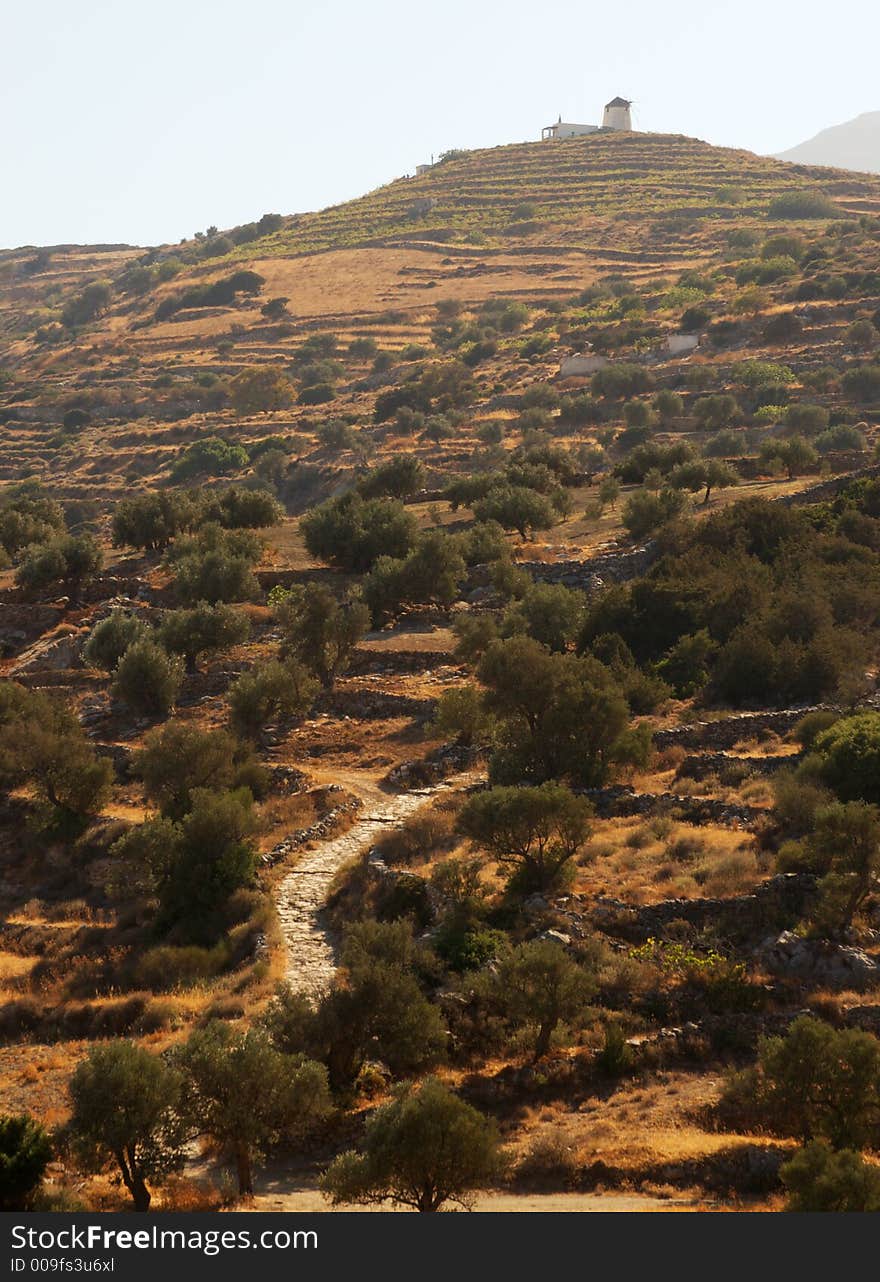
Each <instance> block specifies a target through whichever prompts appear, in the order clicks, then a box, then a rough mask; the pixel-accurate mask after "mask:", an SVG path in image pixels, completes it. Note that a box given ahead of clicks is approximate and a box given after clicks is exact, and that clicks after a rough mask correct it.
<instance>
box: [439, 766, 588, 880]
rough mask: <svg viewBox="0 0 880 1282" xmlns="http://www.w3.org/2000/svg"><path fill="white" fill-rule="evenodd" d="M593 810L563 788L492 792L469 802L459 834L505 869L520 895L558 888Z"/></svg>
mask: <svg viewBox="0 0 880 1282" xmlns="http://www.w3.org/2000/svg"><path fill="white" fill-rule="evenodd" d="M591 814H592V808H591V806H590V804H589V802H587V801H586V800H584V798H582V797H576V796H575V795H574V794H573V793H571V792H569V790H568V789H567V788H563V787H560V786H559V785H558V784H551V783H545V784H542V785H541V786H540V787H520V788H505V787H501V788H490V789H489V790H488V791H487V792H482V793H477V794H476V795H475V796H473V797H470V798H469V799H468V800H467V801H466V802H465V804H464V806H463V807H462V810H461V812H460V814H459V816H458V829H459V831H460V832H461V833H462V834H463V835H464V836H466V837H468V838H470V840H471V841H473V842H474V843H475V844H476V845H477V846H479V847H480V848H481V849H483V850H486V851H488V852H489V853H490V854H491V855H492V856H493V857H494V858H495V859H497V860H498V862H499V863H501V864H505V865H507V866H508V867H509V868H510V869H511V870H512V875H513V876H514V877H515V879H516V886H517V889H518V890H520V891H522V892H523V893H530V892H532V891H546V890H548V889H550V888H551V887H552V886H554V885H555V884H557V883H558V881H559V879H560V875H561V873H562V870H563V868H564V867H565V865H566V864H567V863H568V862H569V861H570V860H571V859H573V858H574V856H575V854H576V853H577V850H578V848H579V846H581V845H582V844H583V842H584V841H585V840H586V838H587V834H588V830H589V820H590V816H591Z"/></svg>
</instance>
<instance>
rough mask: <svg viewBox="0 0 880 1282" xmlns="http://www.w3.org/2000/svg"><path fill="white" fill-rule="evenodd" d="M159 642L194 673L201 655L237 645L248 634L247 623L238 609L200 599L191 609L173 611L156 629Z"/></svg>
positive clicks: (245, 617)
mask: <svg viewBox="0 0 880 1282" xmlns="http://www.w3.org/2000/svg"><path fill="white" fill-rule="evenodd" d="M157 635H158V640H159V643H160V645H162V646H164V648H165V649H166V650H167V651H168V652H169V653H170V654H176V655H180V656H181V657H182V658H183V660H184V662H185V664H186V670H187V672H196V671H197V666H196V665H197V663H198V659H199V657H200V656H201V655H203V654H215V653H217V651H218V650H227V649H229V648H230V647H231V646H234V645H239V644H240V643H241V642H242V641H245V640H246V639H247V637H248V636H249V635H250V622H249V620H248V618H247V616H246V615H245V614H243V613H242V612H241V611H240V610H233V609H232V608H231V607H230V606H228V605H222V604H218V605H208V603H207V601H200V602H199V603H198V604H197V605H195V606H193V608H192V609H190V610H172V611H170V612H169V613H168V614H166V615H165V618H164V619H163V620H162V623H161V626H160V627H159V630H158V634H157Z"/></svg>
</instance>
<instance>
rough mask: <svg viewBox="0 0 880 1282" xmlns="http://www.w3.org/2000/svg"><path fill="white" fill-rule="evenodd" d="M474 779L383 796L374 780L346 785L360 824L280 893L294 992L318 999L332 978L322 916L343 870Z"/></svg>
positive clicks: (302, 862)
mask: <svg viewBox="0 0 880 1282" xmlns="http://www.w3.org/2000/svg"><path fill="white" fill-rule="evenodd" d="M475 778H476V776H475V775H474V774H466V775H455V776H452V777H451V778H449V779H444V780H442V781H441V782H439V783H436V784H432V785H431V786H430V787H428V788H414V789H412V791H410V792H402V793H384V792H382V791H381V789H380V788H379V787H378V786H377V785H376V784H375V783H374V782H373V781H372V780H370V779H362V780H361V779H358V780H357V781H355V778H354V777H353V776H350V777H349V779H347V780H346V782H345V786H346V788H347V789H348V790H350V791H352V792H355V793H356V794H357V795H359V796H360V798H361V800H362V802H363V808H362V810H361V811H360V812H359V814H358V817H357V819H356V820H355V822H354V823H353V824H352V826H351V827H350V828H349V829H348V830H347V831H346V832H344V833H343V834H342V835H341V836H339V837H334V838H332V839H331V840H330V841H324V842H321V844H320V845H319V846H318V847H317V848H316V849H315V850H309V851H305V852H304V853H303V854H302V856H301V857H300V859H299V861H298V862H297V864H296V866H295V867H294V868H292V869H291V871H290V872H289V873H287V875H286V876H285V877H284V878H283V879H282V881H281V884H280V886H279V889H278V904H277V907H278V918H279V920H280V922H281V930H282V933H283V935H284V941H285V944H286V946H287V967H286V973H285V979H286V981H287V983H288V984H289V985H290V987H291V989H292V990H293V991H294V992H297V993H303V994H304V995H305V996H306V997H317V996H318V994H319V993H321V992H322V991H323V990H324V989H326V988H327V986H328V984H329V983H330V981H331V979H332V978H333V972H334V971H335V969H336V957H335V952H334V947H333V941H332V936H331V933H330V932H329V931H328V930H326V929H325V928H324V926H323V925H322V923H321V919H320V913H321V909H322V908H323V907H324V905H325V903H326V901H327V895H328V892H329V890H330V886H331V884H332V882H333V878H334V877H335V876H336V874H337V872H338V871H339V869H340V868H342V867H343V865H345V864H347V863H349V862H350V861H351V860H353V859H355V858H357V856H358V855H360V854H361V853H362V852H363V851H364V850H366V849H369V847H371V846H372V845H374V844H375V842H376V839H377V838H378V837H379V835H380V834H381V833H383V832H387V831H388V829H389V828H399V827H400V826H401V825H402V824H403V822H404V820H406V819H408V818H409V816H410V815H413V814H415V812H416V811H417V810H418V809H419V807H420V806H423V805H424V804H425V802H426V801H427V800H429V799H430V798H431V797H434V796H436V795H437V794H438V793H440V792H444V791H450V790H452V789H453V788H455V787H456V786H457V785H460V784H462V783H465V782H472V781H474V780H475Z"/></svg>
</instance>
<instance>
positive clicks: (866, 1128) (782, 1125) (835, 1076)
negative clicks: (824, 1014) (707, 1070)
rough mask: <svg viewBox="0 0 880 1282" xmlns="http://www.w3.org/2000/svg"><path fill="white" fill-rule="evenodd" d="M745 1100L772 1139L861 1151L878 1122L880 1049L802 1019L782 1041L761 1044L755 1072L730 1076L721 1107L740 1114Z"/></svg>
mask: <svg viewBox="0 0 880 1282" xmlns="http://www.w3.org/2000/svg"><path fill="white" fill-rule="evenodd" d="M744 1088H745V1090H744ZM743 1094H745V1106H746V1107H750V1108H751V1109H752V1110H754V1113H755V1115H756V1116H757V1118H759V1119H760V1120H761V1121H762V1122H763V1124H764V1125H765V1126H766V1127H767V1129H768V1130H770V1131H771V1132H773V1133H774V1134H777V1135H793V1136H796V1137H798V1138H799V1139H801V1140H802V1141H803V1142H804V1143H807V1142H809V1141H810V1140H813V1139H822V1140H826V1141H827V1142H828V1143H829V1144H830V1145H831V1146H832V1147H833V1148H835V1149H846V1148H861V1147H863V1146H865V1145H866V1144H869V1143H871V1137H872V1136H873V1135H874V1134H876V1126H877V1122H878V1117H880V1043H878V1041H877V1039H876V1038H875V1037H873V1036H872V1035H871V1034H870V1033H863V1032H859V1031H857V1030H855V1029H845V1030H842V1031H838V1030H837V1029H834V1028H832V1027H831V1025H830V1024H826V1023H823V1022H822V1021H821V1020H816V1019H812V1018H810V1017H809V1016H806V1015H803V1016H800V1017H799V1018H798V1019H796V1020H795V1021H794V1023H793V1024H792V1025H791V1027H790V1028H789V1030H788V1032H787V1033H786V1035H785V1036H784V1037H763V1038H761V1039H760V1041H759V1043H758V1063H757V1068H756V1070H755V1072H754V1073H753V1074H751V1075H749V1076H748V1077H747V1078H746V1079H738V1078H737V1077H736V1076H734V1077H732V1078H731V1079H730V1080H729V1082H728V1086H727V1088H726V1093H725V1096H724V1097H723V1098H722V1105H724V1103H725V1101H727V1102H728V1103H729V1105H730V1106H731V1107H734V1106H735V1107H738V1108H739V1107H742V1101H743Z"/></svg>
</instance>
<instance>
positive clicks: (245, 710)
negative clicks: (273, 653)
mask: <svg viewBox="0 0 880 1282" xmlns="http://www.w3.org/2000/svg"><path fill="white" fill-rule="evenodd" d="M317 691H318V683H317V682H316V681H315V680H314V678H313V677H312V676H311V674H310V673H309V672H308V671H307V670H306V669H305V668H304V667H303V665H302V664H300V663H297V662H296V661H295V660H288V661H287V662H286V663H280V662H278V660H274V659H270V660H268V661H266V662H264V663H259V664H257V665H256V666H255V667H254V668H252V669H251V671H250V672H244V673H242V675H241V676H240V677H238V678H237V680H235V681H234V682H233V684H232V685H231V686H230V687H229V716H230V721H231V723H232V727H233V729H234V730H235V732H236V734H240V735H242V737H244V738H246V739H257V738H259V736H260V735H261V734H262V732H263V730H264V729H265V728H266V726H267V725H268V724H269V722H270V721H273V720H275V719H276V718H278V717H283V716H293V717H299V716H302V715H303V714H304V713H305V712H307V711H308V709H309V708H310V707H311V705H312V703H313V701H314V698H315V695H316V694H317Z"/></svg>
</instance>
